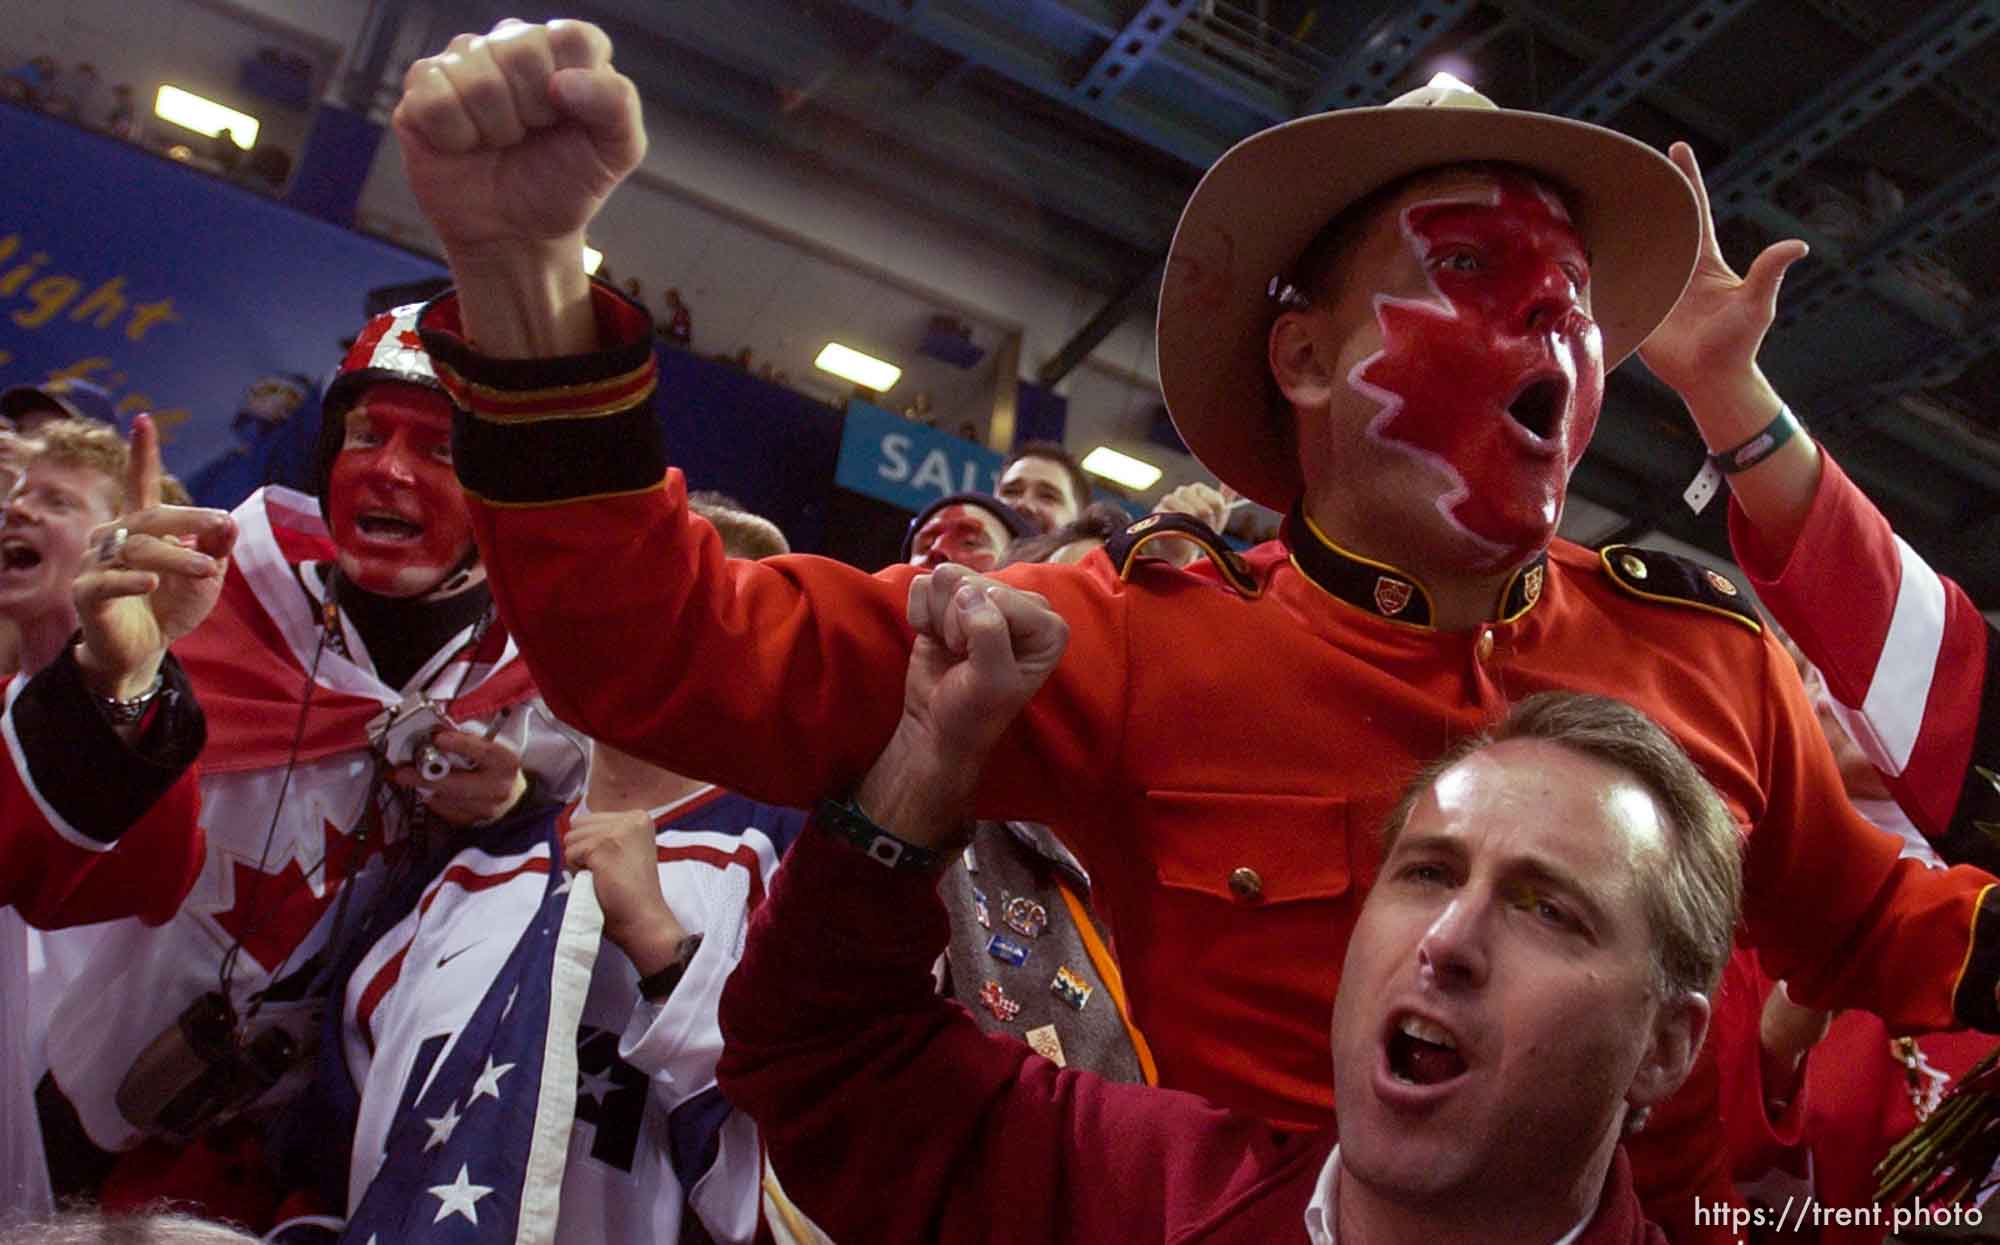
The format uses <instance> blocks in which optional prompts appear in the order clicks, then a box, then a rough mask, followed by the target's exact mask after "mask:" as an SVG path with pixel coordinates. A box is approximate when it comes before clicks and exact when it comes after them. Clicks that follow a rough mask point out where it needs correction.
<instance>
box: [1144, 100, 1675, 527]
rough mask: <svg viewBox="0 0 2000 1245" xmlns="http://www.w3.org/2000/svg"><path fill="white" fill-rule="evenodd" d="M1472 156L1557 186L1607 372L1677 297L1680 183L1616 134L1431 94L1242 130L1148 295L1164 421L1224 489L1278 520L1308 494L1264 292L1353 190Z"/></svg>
mask: <svg viewBox="0 0 2000 1245" xmlns="http://www.w3.org/2000/svg"><path fill="white" fill-rule="evenodd" d="M1470 163H1501V164H1512V165H1518V166H1520V167H1522V168H1525V169H1527V170H1529V171H1530V172H1533V173H1536V174H1539V175H1540V176H1542V177H1544V178H1546V179H1547V180H1549V181H1550V182H1552V183H1553V184H1554V185H1555V186H1556V187H1557V188H1558V189H1559V190H1562V191H1563V192H1564V193H1565V197H1566V198H1567V200H1568V206H1569V208H1570V210H1571V212H1572V213H1573V215H1574V218H1575V222H1576V227H1577V230H1578V232H1579V233H1581V234H1582V236H1583V241H1584V245H1585V247H1586V248H1587V249H1588V250H1589V252H1590V255H1591V261H1590V264H1591V274H1592V275H1591V304H1592V314H1593V316H1594V317H1595V319H1596V321H1597V324H1598V327H1599V329H1600V330H1601V331H1602V333H1603V335H1604V365H1605V368H1606V370H1607V371H1608V370H1609V369H1610V368H1612V367H1615V366H1616V365H1617V364H1618V363H1619V362H1620V361H1621V360H1623V359H1624V358H1625V357H1626V356H1627V355H1629V354H1631V353H1632V352H1633V351H1634V350H1636V349H1638V347H1639V343H1640V342H1643V341H1644V340H1646V338H1647V336H1648V335H1649V334H1651V333H1652V331H1653V329H1654V328H1656V327H1657V326H1658V325H1659V323H1660V321H1661V320H1664V319H1665V318H1666V316H1667V313H1668V312H1670V311H1672V310H1673V308H1674V304H1675V303H1677V302H1679V301H1680V296H1681V291H1682V290H1684V289H1686V288H1687V283H1688V278H1689V277H1690V276H1691V275H1693V272H1694V265H1695V259H1696V257H1697V255H1698V253H1699V248H1700V245H1701V216H1700V208H1699V206H1698V205H1697V203H1696V201H1695V196H1694V188H1693V187H1692V186H1690V185H1689V184H1688V180H1687V178H1686V177H1685V176H1684V175H1683V174H1682V173H1681V171H1680V170H1679V169H1678V168H1676V167H1675V166H1674V164H1673V162H1672V161H1670V160H1668V159H1667V158H1666V157H1665V156H1663V155H1661V154H1660V153H1659V152H1657V151H1654V150H1653V149H1652V148H1651V147H1648V146H1646V145H1645V144H1644V143H1641V142H1639V141H1637V140H1636V139H1632V138H1628V137H1626V136H1625V135H1623V134H1620V133H1618V132H1616V131H1615V130H1608V129H1605V128H1604V127H1602V126H1596V125H1587V124H1585V123H1584V122H1581V121H1571V120H1568V119H1566V118H1563V117H1553V116H1548V115H1546V114H1544V113H1536V112H1519V111H1515V110H1513V109H1507V108H1501V107H1498V106H1497V105H1495V104H1494V103H1493V101H1492V100H1490V99H1488V98H1486V97H1485V96H1484V95H1481V94H1479V93H1478V92H1477V91H1474V90H1472V89H1470V88H1468V87H1465V86H1463V85H1432V86H1427V87H1423V88H1420V89H1418V90H1415V91H1411V92H1409V93H1408V94H1405V95H1402V96H1399V97H1397V98H1396V99H1394V100H1391V101H1390V102H1389V103H1387V104H1384V105H1382V106H1381V107H1376V108H1347V109H1342V110H1340V111H1338V112H1326V113H1320V114H1318V115H1316V116H1311V117H1301V118H1300V119H1298V120H1296V121H1287V122H1285V123H1284V124H1282V125H1278V126H1274V127H1272V128H1271V129H1268V130H1265V131H1263V132H1262V133H1260V134H1253V135H1251V136H1250V137H1249V138H1246V139H1244V140H1243V141H1242V142H1240V143H1238V144H1236V146H1234V147H1232V148H1230V149H1229V150H1228V151H1227V152H1225V153H1224V154H1223V156H1222V158H1221V159H1220V160H1217V161H1216V162H1215V165H1214V166H1213V167H1212V168H1210V169H1209V170H1208V172H1207V174H1205V175H1204V176H1203V177H1202V179H1201V184H1200V185H1198V186H1196V187H1195V191H1194V195H1193V196H1192V197H1191V198H1189V200H1188V204H1187V207H1186V209H1185V210H1183V211H1182V213H1181V220H1180V225H1179V226H1178V227H1177V228H1176V229H1175V231H1174V241H1173V246H1172V247H1171V249H1170V250H1169V251H1168V253H1167V265H1166V272H1165V274H1164V276H1163V277H1162V278H1161V285H1160V318H1159V354H1158V356H1157V357H1158V359H1159V370H1160V389H1161V392H1162V394H1163V395H1164V396H1165V398H1166V403H1167V412H1168V414H1169V415H1171V416H1172V417H1173V421H1174V427H1175V428H1176V429H1178V430H1179V432H1180V434H1181V438H1182V439H1183V440H1184V441H1186V442H1187V445H1188V448H1189V449H1191V450H1192V451H1194V455H1195V457H1196V458H1199V459H1200V460H1201V462H1202V465H1203V466H1205V467H1207V468H1208V469H1209V470H1210V471H1212V472H1214V473H1215V475H1216V477H1217V478H1218V479H1220V480H1221V481H1222V482H1223V483H1225V484H1227V485H1229V486H1230V487H1231V488H1234V489H1235V490H1236V491H1237V492H1239V493H1242V494H1243V495H1245V496H1246V497H1249V498H1250V499H1251V500H1253V501H1256V502H1258V503H1260V504H1262V505H1265V506H1269V507H1270V508H1272V509H1274V510H1278V511H1284V510H1287V509H1289V508H1290V507H1291V505H1292V503H1293V502H1295V501H1297V500H1298V498H1299V495H1300V494H1301V493H1303V492H1304V490H1305V481H1304V479H1303V477H1302V476H1301V475H1300V473H1299V465H1298V459H1297V454H1296V450H1295V447H1294V446H1293V444H1292V436H1291V430H1290V428H1289V426H1287V424H1286V421H1285V420H1284V419H1283V418H1282V417H1281V416H1280V415H1278V414H1276V413H1275V412H1274V410H1273V403H1272V401H1271V396H1270V395H1271V383H1272V382H1271V378H1270V365H1269V362H1268V357H1269V355H1268V340H1269V337H1270V331H1271V321H1272V318H1273V314H1274V311H1275V304H1274V303H1273V301H1272V299H1271V292H1272V290H1273V289H1274V283H1275V284H1283V283H1284V282H1286V281H1289V280H1290V279H1291V275H1292V268H1293V265H1295V264H1296V263H1297V262H1298V260H1299V258H1300V256H1301V254H1302V253H1303V252H1304V251H1305V249H1306V247H1307V246H1308V245H1309V244H1310V243H1311V242H1312V240H1313V239H1314V238H1315V237H1317V236H1318V235H1319V232H1320V230H1321V229H1323V228H1325V227H1326V225H1327V223H1328V222H1330V221H1331V220H1333V218H1334V217H1336V216H1338V215H1339V214H1340V213H1341V212H1343V211H1345V210H1346V209H1347V208H1349V207H1352V206H1353V205H1355V204H1356V203H1359V202H1360V201H1361V200H1363V199H1365V198H1366V197H1367V196H1368V195H1370V194H1372V193H1374V192H1375V191H1377V190H1380V189H1382V188H1383V187H1385V186H1388V185H1389V184H1391V183H1392V182H1395V181H1398V180H1400V179H1401V178H1404V177H1407V176H1409V175H1411V174H1413V173H1420V172H1422V171H1423V170H1425V169H1432V168H1440V167H1443V166H1447V165H1453V164H1470Z"/></svg>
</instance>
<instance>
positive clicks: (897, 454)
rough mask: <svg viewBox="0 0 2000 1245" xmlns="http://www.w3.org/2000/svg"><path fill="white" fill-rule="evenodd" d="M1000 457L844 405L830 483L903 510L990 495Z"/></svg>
mask: <svg viewBox="0 0 2000 1245" xmlns="http://www.w3.org/2000/svg"><path fill="white" fill-rule="evenodd" d="M999 475H1000V455H998V454H996V453H994V452H993V451H992V450H989V449H987V448H986V447H985V446H983V445H975V444H973V443H972V442H970V441H967V440H964V439H963V438H960V437H954V436H952V435H951V434H949V433H944V432H939V431H938V430H937V429H935V428H926V427H925V426H924V425H922V424H915V423H911V422H910V421H909V420H907V419H904V418H903V417H902V416H900V415H894V414H891V413H890V412H888V411H885V410H883V409H882V408H881V407H879V406H875V405H873V404H871V403H868V402H863V401H860V400H859V399H855V400H853V401H850V402H849V403H848V404H847V419H846V421H845V423H844V425H843V427H842V428H841V433H840V460H839V462H838V463H837V464H836V465H835V467H834V473H833V482H834V483H835V484H838V485H839V486H840V487H842V488H844V489H847V490H849V491H851V492H855V493H861V494H864V495H866V496H869V497H873V498H876V499H877V500H880V501H886V502H888V503H889V504H891V505H895V506H901V507H902V508H903V509H905V510H911V511H916V510H922V509H923V508H924V507H925V506H928V505H930V504H931V503H932V502H934V501H936V500H937V499H938V498H940V497H944V496H946V495H947V494H951V493H967V492H982V493H990V492H992V491H993V487H994V484H995V482H996V481H997V479H998V477H999Z"/></svg>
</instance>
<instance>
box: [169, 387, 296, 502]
mask: <svg viewBox="0 0 2000 1245" xmlns="http://www.w3.org/2000/svg"><path fill="white" fill-rule="evenodd" d="M318 397H319V386H317V385H315V384H314V383H313V382H312V380H311V379H310V378H308V377H306V376H302V375H300V374H298V373H296V372H279V373H274V374H272V375H270V376H264V377H260V378H258V379H257V380H255V381H252V382H251V384H250V387H249V388H248V389H246V390H244V392H243V400H242V402H241V403H240V404H238V406H237V409H236V416H235V418H234V419H232V420H230V421H229V430H230V432H231V433H232V434H233V435H234V437H235V442H236V443H235V444H234V445H231V446H230V447H229V448H228V449H226V450H224V451H223V452H222V453H221V454H218V455H217V456H216V457H214V458H212V459H210V460H209V461H208V462H207V463H206V464H205V465H203V466H201V467H199V468H197V469H196V470H195V473H194V475H193V476H191V477H189V480H188V491H189V492H191V493H192V494H193V495H194V496H195V498H196V499H198V500H199V501H200V503H201V504H202V505H204V506H219V507H222V508H223V509H232V508H234V507H235V506H236V505H238V504H239V503H241V502H242V501H243V499H244V498H246V497H248V496H250V494H251V493H254V492H256V491H257V490H258V489H260V488H262V487H263V486H264V485H266V484H282V485H284V486H285V487H287V488H299V489H303V488H311V487H312V455H311V446H310V444H309V443H308V442H307V440H306V437H305V436H304V435H301V434H302V432H303V431H305V430H302V429H301V428H300V427H299V421H300V420H303V419H306V418H308V415H307V414H306V413H305V412H306V404H307V403H308V402H309V401H316V400H317V398H318Z"/></svg>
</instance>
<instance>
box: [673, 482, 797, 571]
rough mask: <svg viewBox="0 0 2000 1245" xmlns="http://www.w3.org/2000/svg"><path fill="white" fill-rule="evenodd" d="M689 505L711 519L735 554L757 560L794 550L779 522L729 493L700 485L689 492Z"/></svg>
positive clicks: (725, 544)
mask: <svg viewBox="0 0 2000 1245" xmlns="http://www.w3.org/2000/svg"><path fill="white" fill-rule="evenodd" d="M688 505H689V506H691V507H693V508H694V512H695V513H696V514H698V515H700V516H701V517H702V518H704V519H707V520H708V523H709V526H710V527H713V528H714V529H715V534H716V535H718V536H720V537H722V547H723V549H724V550H725V551H727V552H728V554H729V556H730V557H732V558H749V559H751V560H753V561H754V560H756V559H758V558H769V557H775V556H777V555H778V554H781V553H790V552H791V550H792V547H791V543H790V542H789V541H787V540H786V539H785V534H784V533H783V532H782V531H780V530H779V529H778V525H777V524H775V523H773V522H771V521H770V520H769V519H767V518H765V517H764V516H763V515H761V514H758V513H756V512H755V511H753V510H751V509H750V508H749V507H748V506H745V505H744V504H743V503H742V502H740V501H738V500H736V499H735V498H734V497H731V496H730V495H729V494H727V493H719V492H716V491H715V490H713V489H696V490H695V491H694V492H692V493H689V494H688Z"/></svg>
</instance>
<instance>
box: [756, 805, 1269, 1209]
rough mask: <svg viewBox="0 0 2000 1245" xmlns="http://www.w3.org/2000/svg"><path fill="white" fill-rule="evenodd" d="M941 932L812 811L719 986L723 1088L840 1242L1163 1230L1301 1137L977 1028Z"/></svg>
mask: <svg viewBox="0 0 2000 1245" xmlns="http://www.w3.org/2000/svg"><path fill="white" fill-rule="evenodd" d="M947 937H948V927H947V919H946V916H945V911H944V906H943V904H941V903H940V902H939V900H938V897H937V892H936V882H935V879H934V878H932V877H930V876H928V875H926V874H921V873H917V872H915V871H911V870H891V869H886V868H884V867H883V866H882V865H880V864H878V863H877V862H876V861H874V860H873V859H871V858H869V857H868V856H865V855H863V854H862V853H861V852H859V851H856V850H854V849H853V848H852V847H850V846H848V845H847V844H846V843H845V842H843V841H841V840H839V839H837V838H835V837H833V836H832V835H831V834H829V833H828V832H826V831H823V830H821V829H819V828H818V827H817V826H808V828H807V829H806V831H805V833H804V834H803V835H802V836H801V837H800V838H799V840H798V842H797V843H796V844H795V845H794V846H793V848H792V851H791V853H790V855H788V856H787V857H786V860H785V863H784V865H783V866H782V867H780V868H779V869H778V872H777V876H776V879H775V880H774V882H773V884H772V889H771V894H770V897H769V898H768V899H767V900H766V901H765V902H764V904H763V905H762V906H761V907H760V908H759V909H758V910H757V913H756V915H755V917H754V918H752V922H751V931H750V936H749V941H748V945H747V946H746V948H745V950H744V955H743V960H742V962H741V963H740V964H739V965H738V966H737V968H736V971H735V973H734V974H733V975H732V976H731V977H730V979H729V984H728V985H727V986H725V987H724V989H723V995H722V1009H721V1011H722V1017H721V1018H722V1029H723V1036H724V1040H725V1045H724V1048H723V1054H722V1061H721V1064H720V1066H719V1067H718V1068H717V1079H718V1081H719V1083H720V1084H721V1086H722V1091H723V1093H724V1095H725V1096H726V1097H727V1098H728V1099H729V1101H730V1102H732V1103H734V1104H735V1105H736V1106H737V1107H738V1108H739V1109H740V1110H743V1111H745V1112H746V1113H748V1114H749V1115H750V1116H751V1117H752V1118H753V1119H755V1120H756V1121H757V1126H758V1129H759V1131H760V1133H761V1135H762V1137H763V1139H764V1142H765V1144H766V1146H767V1147H768V1148H769V1151H770V1155H771V1165H772V1168H773V1170H775V1171H776V1172H777V1174H778V1177H779V1179H780V1180H781V1181H783V1183H784V1187H785V1190H786V1192H787V1193H788V1194H789V1195H790V1196H791V1197H792V1199H793V1201H795V1202H796V1203H797V1204H798V1205H799V1207H800V1209H802V1210H804V1211H805V1212H806V1213H807V1214H808V1215H810V1216H811V1217H812V1218H813V1220H814V1221H815V1222H816V1223H818V1224H819V1226H820V1227H821V1228H822V1229H824V1230H825V1231H826V1232H827V1234H828V1235H829V1236H830V1237H831V1238H832V1239H834V1240H837V1241H917V1240H947V1241H997V1240H1008V1241H1046V1242H1052V1243H1055V1242H1071V1241H1074V1242H1092V1243H1095V1242H1102V1241H1119V1240H1159V1239H1164V1238H1165V1236H1166V1235H1167V1233H1166V1228H1167V1226H1168V1225H1169V1224H1173V1223H1176V1222H1185V1220H1186V1218H1187V1217H1188V1216H1189V1212H1190V1210H1191V1208H1195V1207H1202V1206H1208V1205H1212V1204H1216V1203H1219V1202H1221V1201H1223V1200H1226V1199H1227V1197H1228V1196H1229V1194H1230V1192H1231V1191H1232V1190H1237V1189H1241V1188H1244V1187H1248V1186H1249V1185H1251V1184H1253V1183H1254V1182H1255V1180H1256V1178H1257V1173H1258V1172H1259V1171H1261V1170H1268V1167H1269V1165H1270V1160H1271V1156H1272V1155H1273V1154H1274V1152H1275V1148H1276V1147H1279V1146H1284V1145H1287V1144H1290V1145H1298V1144H1303V1143H1302V1142H1300V1141H1299V1140H1298V1139H1293V1140H1291V1141H1290V1142H1289V1143H1288V1142H1286V1141H1284V1140H1281V1139H1279V1138H1278V1137H1276V1135H1275V1134H1273V1132H1272V1130H1271V1129H1270V1128H1269V1127H1268V1126H1267V1125H1263V1124H1261V1123H1259V1122H1257V1121H1254V1120H1251V1119H1248V1118H1247V1117H1242V1116H1237V1115H1232V1114H1230V1113H1227V1112H1223V1111H1220V1110H1218V1109H1216V1108H1214V1107H1212V1106H1210V1105H1208V1104H1207V1103H1205V1102H1203V1101H1202V1100H1200V1099H1198V1098H1196V1097H1194V1096H1193V1095H1190V1094H1182V1093H1176V1092H1173V1091H1170V1090H1162V1089H1156V1088H1152V1087H1150V1086H1144V1085H1123V1084H1113V1083H1110V1082H1107V1081H1104V1080H1102V1079H1101V1078H1099V1077H1097V1076H1096V1075H1094V1074H1092V1073H1088V1072H1077V1071H1069V1070H1064V1069H1058V1068H1057V1067H1056V1066H1055V1065H1054V1064H1052V1063H1050V1062H1049V1061H1047V1060H1046V1059H1043V1058H1042V1057H1041V1056H1039V1055H1036V1054H1034V1053H1033V1052H1032V1051H1030V1050H1029V1049H1028V1047H1027V1046H1026V1045H1024V1044H1023V1043H1021V1042H1019V1041H1016V1040H1013V1039H1011V1038H1004V1037H997V1036H991V1035H987V1034H984V1033H981V1032H980V1031H979V1027H978V1026H977V1025H976V1024H974V1023H973V1021H972V1018H971V1017H970V1016H968V1015H966V1013H965V1011H964V1009H963V1008H961V1007H960V1006H959V1005H958V1004H957V1003H955V1002H953V1001H952V1000H950V999H946V998H940V997H939V996H938V995H937V994H936V993H935V992H934V991H933V989H932V979H931V964H932V963H933V962H934V961H935V960H936V958H937V956H938V955H939V953H941V952H942V951H943V950H944V947H945V943H946V940H947ZM897 1104H901V1105H902V1106H903V1107H907V1106H909V1105H911V1104H922V1105H921V1109H917V1110H909V1109H889V1108H892V1107H896V1106H897Z"/></svg>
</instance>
